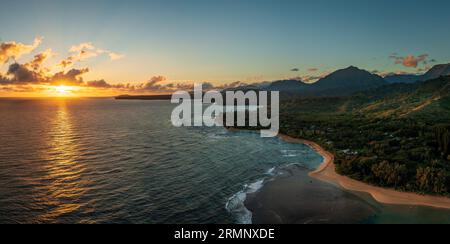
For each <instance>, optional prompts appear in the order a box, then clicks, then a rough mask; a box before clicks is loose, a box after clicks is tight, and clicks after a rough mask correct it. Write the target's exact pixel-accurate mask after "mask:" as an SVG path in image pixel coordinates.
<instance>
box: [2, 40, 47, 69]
mask: <svg viewBox="0 0 450 244" xmlns="http://www.w3.org/2000/svg"><path fill="white" fill-rule="evenodd" d="M41 43H42V38H36V39H34V42H33V44H30V45H26V44H23V43H17V42H4V43H1V44H0V64H5V63H6V62H8V60H9V59H17V58H20V57H21V56H22V55H24V54H28V53H31V52H32V51H34V50H35V49H36V48H37V47H38V46H39V45H41Z"/></svg>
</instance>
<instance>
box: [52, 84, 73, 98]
mask: <svg viewBox="0 0 450 244" xmlns="http://www.w3.org/2000/svg"><path fill="white" fill-rule="evenodd" d="M54 89H55V92H56V94H57V95H58V96H69V95H71V93H72V91H74V88H73V87H70V86H65V85H60V86H56V87H55V88H54Z"/></svg>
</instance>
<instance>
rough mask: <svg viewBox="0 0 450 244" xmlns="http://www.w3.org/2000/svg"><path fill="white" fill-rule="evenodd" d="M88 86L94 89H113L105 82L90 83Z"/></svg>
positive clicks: (87, 83)
mask: <svg viewBox="0 0 450 244" xmlns="http://www.w3.org/2000/svg"><path fill="white" fill-rule="evenodd" d="M86 86H88V87H94V88H112V87H113V86H112V85H110V84H109V83H108V82H106V81H105V80H95V81H88V82H86Z"/></svg>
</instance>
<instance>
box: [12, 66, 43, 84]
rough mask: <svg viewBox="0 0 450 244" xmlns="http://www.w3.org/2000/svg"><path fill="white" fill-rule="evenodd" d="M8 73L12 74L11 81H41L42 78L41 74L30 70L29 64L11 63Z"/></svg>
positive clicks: (25, 82) (24, 82) (26, 82)
mask: <svg viewBox="0 0 450 244" xmlns="http://www.w3.org/2000/svg"><path fill="white" fill-rule="evenodd" d="M7 74H8V75H9V76H12V78H11V80H10V83H23V84H28V83H39V82H40V81H41V80H42V78H41V77H40V74H38V73H36V72H34V71H32V70H29V69H28V68H27V66H25V65H23V64H18V63H14V64H11V65H10V66H9V69H8V72H7Z"/></svg>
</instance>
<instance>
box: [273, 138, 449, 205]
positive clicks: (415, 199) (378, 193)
mask: <svg viewBox="0 0 450 244" xmlns="http://www.w3.org/2000/svg"><path fill="white" fill-rule="evenodd" d="M278 137H279V138H280V139H282V140H283V141H285V142H288V143H299V144H305V145H307V146H309V147H311V148H312V149H313V150H314V151H316V152H317V153H319V154H320V155H321V156H322V157H323V158H324V161H323V163H322V164H321V165H320V166H319V168H318V169H317V170H315V171H313V172H310V173H309V176H310V177H312V178H315V179H318V180H321V181H324V182H328V183H332V184H336V185H338V186H340V187H342V188H344V189H346V190H349V191H356V192H364V193H368V194H370V195H371V196H372V197H373V198H374V199H375V200H376V201H377V202H379V203H383V204H393V205H410V206H424V207H433V208H441V209H450V198H446V197H438V196H430V195H419V194H417V193H408V192H401V191H397V190H394V189H388V188H382V187H377V186H372V185H369V184H367V183H364V182H361V181H357V180H354V179H351V178H349V177H346V176H342V175H339V174H338V173H336V170H335V169H336V166H335V164H334V155H333V154H332V153H330V152H328V151H326V150H325V149H324V148H322V147H321V146H320V145H319V144H317V143H315V142H313V141H309V140H304V139H298V138H294V137H290V136H287V135H283V134H279V136H278Z"/></svg>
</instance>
